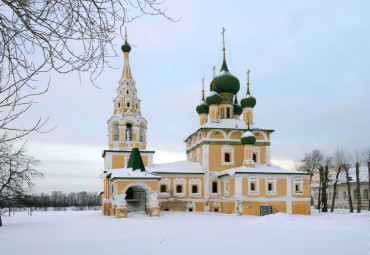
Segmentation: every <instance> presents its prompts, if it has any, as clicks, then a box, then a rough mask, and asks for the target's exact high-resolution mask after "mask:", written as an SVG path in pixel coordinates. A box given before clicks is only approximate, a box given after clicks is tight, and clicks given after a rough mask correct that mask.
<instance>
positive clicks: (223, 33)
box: [221, 27, 226, 51]
mask: <svg viewBox="0 0 370 255" xmlns="http://www.w3.org/2000/svg"><path fill="white" fill-rule="evenodd" d="M225 31H226V29H225V28H224V27H223V28H222V32H221V34H222V44H223V46H224V48H223V50H224V51H225Z"/></svg>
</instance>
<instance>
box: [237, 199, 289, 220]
mask: <svg viewBox="0 0 370 255" xmlns="http://www.w3.org/2000/svg"><path fill="white" fill-rule="evenodd" d="M261 206H271V207H272V213H278V212H283V213H286V202H285V201H276V202H249V201H248V202H243V213H242V214H243V215H256V216H259V215H260V207H261Z"/></svg>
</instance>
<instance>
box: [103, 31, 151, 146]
mask: <svg viewBox="0 0 370 255" xmlns="http://www.w3.org/2000/svg"><path fill="white" fill-rule="evenodd" d="M121 50H122V52H123V70H122V76H121V79H120V80H119V82H118V88H117V90H116V93H117V95H116V97H115V98H114V100H113V105H114V110H113V116H112V117H111V118H110V119H109V120H108V132H109V148H110V149H115V150H130V151H131V150H132V147H133V145H134V136H136V137H137V138H138V141H137V143H138V147H139V149H141V150H143V149H146V131H147V121H146V120H145V119H144V118H143V117H142V116H141V110H140V99H139V98H138V96H137V90H136V86H135V85H136V84H135V81H134V79H133V78H132V73H131V68H130V64H129V53H130V51H131V46H130V45H129V43H128V42H127V31H125V43H124V44H123V45H122V47H121Z"/></svg>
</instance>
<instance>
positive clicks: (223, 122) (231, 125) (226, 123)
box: [184, 119, 275, 141]
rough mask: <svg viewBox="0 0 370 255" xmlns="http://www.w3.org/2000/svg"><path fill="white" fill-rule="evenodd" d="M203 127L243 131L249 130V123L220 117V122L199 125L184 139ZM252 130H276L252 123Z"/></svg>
mask: <svg viewBox="0 0 370 255" xmlns="http://www.w3.org/2000/svg"><path fill="white" fill-rule="evenodd" d="M201 129H231V130H241V131H243V130H244V131H247V130H248V125H247V123H245V122H244V121H242V120H236V119H220V120H219V122H211V121H208V122H207V123H206V124H204V125H203V126H201V127H199V128H198V129H197V130H196V131H195V132H193V133H191V134H190V135H188V136H187V137H186V138H185V139H184V140H185V141H186V140H187V139H189V138H190V137H191V136H192V135H193V134H195V133H197V132H198V131H199V130H201ZM250 129H251V131H269V132H271V133H272V132H274V131H275V130H273V129H271V128H261V127H258V126H256V125H253V124H252V125H251V128H250Z"/></svg>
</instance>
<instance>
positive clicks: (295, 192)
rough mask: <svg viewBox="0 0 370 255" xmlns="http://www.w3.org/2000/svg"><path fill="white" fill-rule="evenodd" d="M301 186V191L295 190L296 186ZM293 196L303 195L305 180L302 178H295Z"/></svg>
mask: <svg viewBox="0 0 370 255" xmlns="http://www.w3.org/2000/svg"><path fill="white" fill-rule="evenodd" d="M297 184H298V185H299V191H296V190H295V186H296V185H297ZM293 194H294V195H303V179H302V178H295V179H293Z"/></svg>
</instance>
